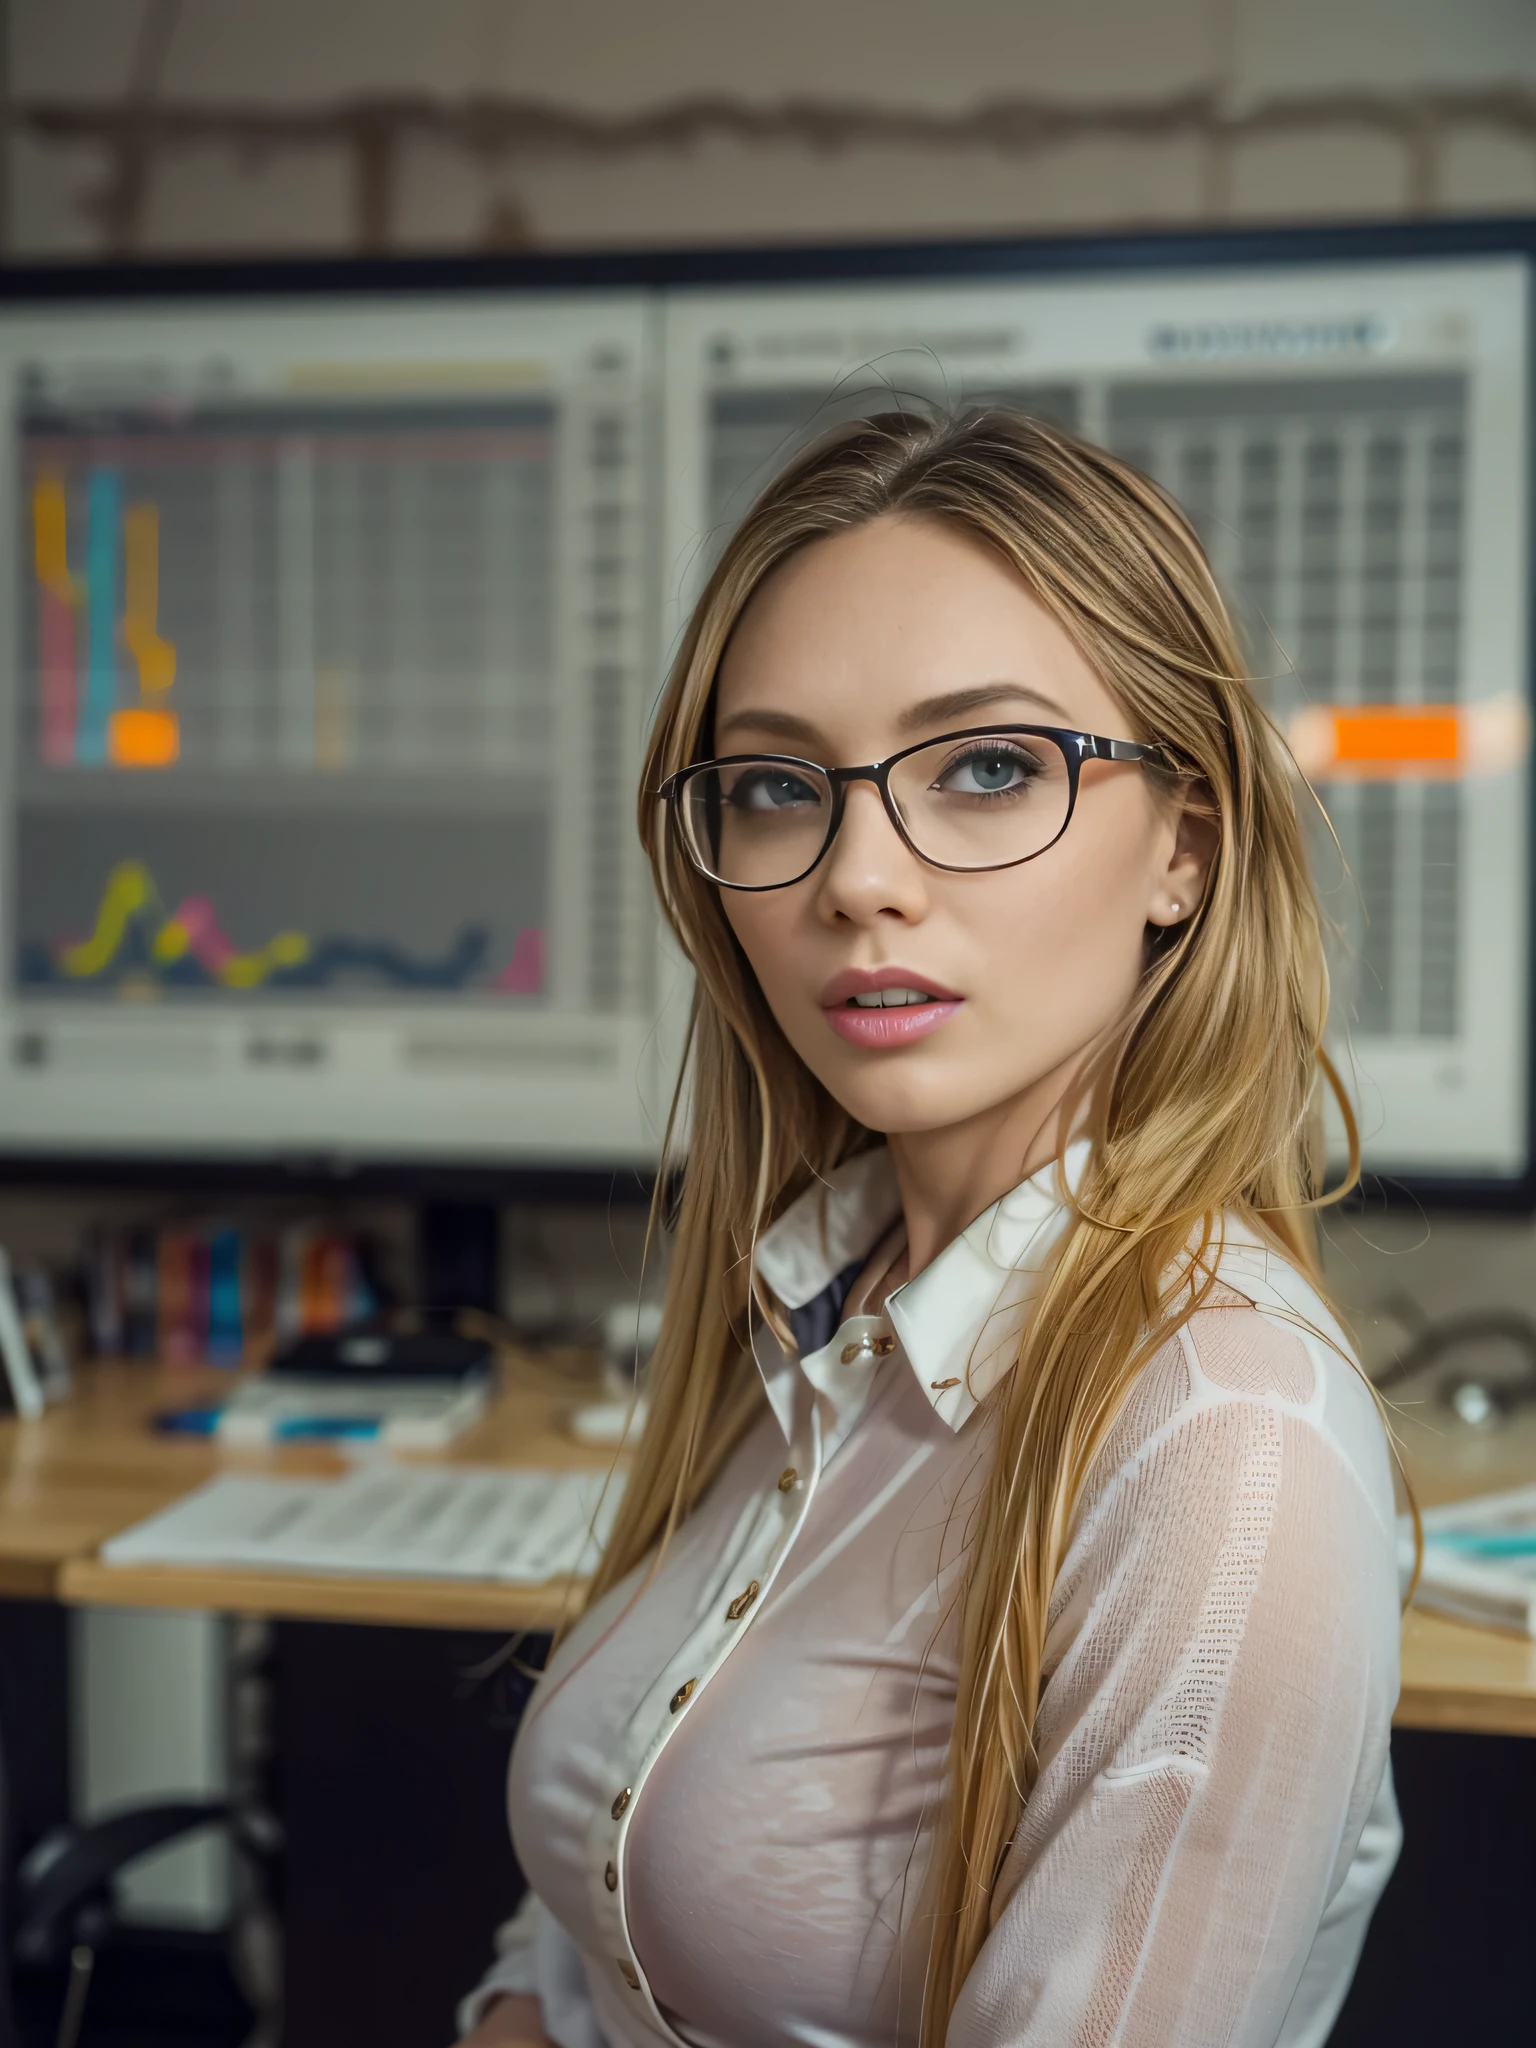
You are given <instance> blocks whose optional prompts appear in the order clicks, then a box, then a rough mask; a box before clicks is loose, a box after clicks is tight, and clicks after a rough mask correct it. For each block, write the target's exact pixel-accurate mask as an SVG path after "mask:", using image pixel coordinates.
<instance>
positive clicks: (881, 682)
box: [715, 517, 1125, 752]
mask: <svg viewBox="0 0 1536 2048" xmlns="http://www.w3.org/2000/svg"><path fill="white" fill-rule="evenodd" d="M993 684H996V685H998V686H999V694H998V699H997V703H996V707H995V708H993V707H992V705H990V704H988V705H987V706H985V707H984V708H980V709H978V711H977V712H976V714H975V715H973V716H964V717H958V718H955V717H951V718H950V719H949V720H948V723H950V724H951V725H954V724H974V723H976V722H977V719H978V718H979V719H980V720H981V721H982V722H985V721H987V720H989V719H993V718H996V719H998V720H1000V721H1004V720H1006V721H1008V722H1015V723H1031V722H1032V723H1037V724H1060V725H1073V726H1081V727H1084V728H1085V729H1087V730H1091V731H1109V732H1116V731H1120V730H1122V729H1124V727H1125V716H1124V713H1123V712H1121V711H1120V710H1119V708H1118V707H1117V705H1116V702H1115V700H1114V698H1113V696H1112V694H1111V693H1110V691H1109V690H1108V688H1107V687H1106V685H1105V684H1104V683H1103V682H1102V681H1101V679H1100V678H1099V676H1098V675H1097V674H1096V673H1095V671H1094V669H1093V668H1092V666H1091V664H1090V663H1089V661H1088V660H1087V658H1086V656H1085V655H1084V654H1083V653H1082V652H1081V650H1080V649H1079V648H1078V646H1077V644H1076V642H1075V641H1074V640H1073V639H1072V638H1071V636H1070V635H1069V634H1068V632H1067V631H1066V629H1065V628H1064V627H1063V626H1062V625H1060V624H1059V623H1058V622H1057V620H1056V619H1055V618H1054V617H1053V616H1052V615H1051V613H1050V612H1048V611H1047V610H1046V609H1045V607H1044V606H1043V605H1042V604H1040V602H1039V601H1038V600H1037V599H1036V598H1035V597H1033V596H1032V595H1031V594H1030V591H1029V589H1028V587H1027V586H1026V584H1025V582H1024V580H1023V578H1022V577H1021V576H1020V575H1019V573H1018V571H1017V570H1016V569H1014V568H1013V566H1012V565H1011V564H1010V563H1008V562H1007V561H1005V560H1004V558H1003V557H1002V555H1000V554H999V553H997V552H996V550H994V549H992V548H990V547H988V546H987V545H986V544H985V543H984V542H983V541H981V540H979V539H975V538H973V537H972V536H970V535H969V534H966V533H964V532H962V531H960V530H959V529H957V528H955V527H951V526H948V525H945V524H941V523H940V522H938V521H935V520H928V519H917V518H910V517H886V518H883V519H879V520H876V521H874V522H873V523H871V524H870V525H868V526H862V527H857V528H854V529H852V530H850V531H849V532H847V533H840V534H835V535H833V536H831V537H829V538H828V539H826V540H820V541H815V542H813V543H812V544H811V545H810V546H809V547H806V548H803V549H802V550H801V551H800V552H799V553H798V554H796V555H793V556H792V557H791V558H790V559H789V560H788V561H787V562H785V563H783V564H782V565H781V566H780V567H779V568H778V569H777V570H775V571H774V573H773V575H772V576H770V577H769V578H768V579H767V580H766V581H765V582H764V584H763V585H762V586H761V588H760V589H759V590H758V591H757V592H756V594H755V595H754V596H753V598H752V599H751V601H750V603H749V604H748V605H747V607H746V608H745V610H744V611H743V613H742V615H741V618H740V619H739V620H738V622H737V625H736V629H735V631H734V633H733V634H732V636H731V640H730V643H729V645H728V647H727V649H726V653H725V657H724V659H723V661H722V662H721V665H720V672H719V676H718V680H717V692H716V714H715V724H716V734H717V741H718V743H720V744H721V745H722V747H727V746H728V748H729V749H731V750H739V749H740V747H742V746H751V745H753V744H755V741H756V739H757V738H758V737H761V738H763V739H764V740H767V739H769V738H773V737H775V735H777V736H778V737H780V738H783V739H790V738H792V737H793V734H792V733H791V732H790V730H789V727H790V726H791V725H793V726H795V727H800V728H804V730H805V733H806V737H807V739H809V738H811V737H813V736H814V737H817V738H824V739H825V740H827V741H828V742H829V743H832V744H835V745H838V746H845V745H846V746H858V747H862V748H863V749H865V750H866V752H867V751H868V750H871V749H872V750H875V751H878V750H881V749H884V748H888V747H891V746H894V745H897V744H900V742H901V740H902V739H903V738H904V737H906V736H907V734H908V732H909V731H910V729H911V721H912V719H913V717H914V716H916V715H917V714H918V713H920V712H921V711H922V708H923V707H924V705H925V704H927V703H928V702H929V701H930V700H938V699H941V698H943V697H945V696H946V695H950V696H954V695H959V694H963V693H966V692H975V691H977V690H979V689H981V688H983V687H984V686H987V685H993ZM933 722H934V721H931V720H921V719H920V720H919V723H920V724H925V723H926V724H931V723H933ZM938 722H939V724H940V725H941V726H942V723H943V722H944V720H943V717H942V713H941V714H940V717H939V720H938Z"/></svg>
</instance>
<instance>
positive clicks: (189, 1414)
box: [152, 1408, 224, 1436]
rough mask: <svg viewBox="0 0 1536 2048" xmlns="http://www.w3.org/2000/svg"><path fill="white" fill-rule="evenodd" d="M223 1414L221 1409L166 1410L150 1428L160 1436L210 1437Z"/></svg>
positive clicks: (156, 1418)
mask: <svg viewBox="0 0 1536 2048" xmlns="http://www.w3.org/2000/svg"><path fill="white" fill-rule="evenodd" d="M223 1413H224V1410H223V1409H222V1408H167V1409H165V1410H163V1411H162V1412H161V1413H160V1414H159V1415H156V1416H155V1417H154V1418H153V1423H152V1426H153V1428H154V1429H155V1430H156V1432H157V1433H158V1434H159V1435H161V1436H212V1435H213V1434H214V1432H215V1430H217V1428H218V1426H219V1417H220V1416H221V1415H222V1414H223Z"/></svg>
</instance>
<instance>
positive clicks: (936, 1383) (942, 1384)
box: [928, 1380, 960, 1394]
mask: <svg viewBox="0 0 1536 2048" xmlns="http://www.w3.org/2000/svg"><path fill="white" fill-rule="evenodd" d="M928 1384H929V1386H930V1387H932V1389H933V1391H934V1392H935V1393H936V1394H942V1393H946V1392H947V1391H948V1389H949V1388H950V1387H958V1386H959V1384H960V1382H959V1381H958V1380H930V1381H929V1382H928Z"/></svg>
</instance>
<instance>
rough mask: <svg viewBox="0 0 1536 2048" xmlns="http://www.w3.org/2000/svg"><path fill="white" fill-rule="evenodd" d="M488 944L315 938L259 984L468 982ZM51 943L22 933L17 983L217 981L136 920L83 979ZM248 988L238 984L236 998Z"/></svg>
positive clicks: (186, 984)
mask: <svg viewBox="0 0 1536 2048" xmlns="http://www.w3.org/2000/svg"><path fill="white" fill-rule="evenodd" d="M489 951H490V934H489V933H488V932H487V931H486V930H485V928H484V926H483V925H466V926H465V927H464V929H463V930H462V931H461V932H460V933H459V935H458V937H457V939H455V941H454V943H453V945H452V946H451V947H450V948H449V949H448V951H447V952H446V953H443V954H440V955H439V956H438V958H436V959H435V960H434V959H426V960H424V959H419V958H415V957H413V956H412V955H411V954H409V953H407V952H405V951H404V950H403V949H402V948H401V947H399V946H396V945H392V944H391V943H390V942H389V941H388V940H387V939H378V940H368V939H341V938H330V939H321V940H319V941H318V943H317V944H316V946H315V949H314V951H313V952H312V953H311V954H310V956H309V958H308V959H307V960H305V961H304V962H303V964H302V965H301V966H298V967H289V968H278V969H276V970H275V971H274V972H273V973H272V974H270V975H268V977H267V979H266V981H265V982H264V983H263V984H262V988H263V990H282V989H325V988H332V987H335V986H336V985H337V984H338V983H341V984H343V985H345V984H347V983H354V984H356V983H361V984H365V985H368V986H378V985H379V984H382V985H383V986H385V987H386V988H402V989H441V990H458V989H468V988H472V987H474V985H475V980H476V977H477V975H480V974H481V973H483V971H484V969H485V965H486V958H487V955H488V953H489ZM54 952H55V949H54V948H53V947H51V946H49V945H48V944H46V943H39V941H37V940H36V939H31V940H26V939H24V940H23V941H22V943H21V945H20V946H19V947H18V949H17V961H16V977H17V980H18V982H19V983H20V984H21V986H22V987H24V988H40V987H41V988H60V989H68V990H70V991H71V993H73V994H77V995H86V994H89V993H91V992H92V991H97V992H99V991H100V990H102V989H110V988H115V987H117V986H118V985H119V984H121V983H128V984H139V985H142V984H143V983H144V982H146V981H154V982H159V983H160V984H161V986H162V987H165V988H184V989H216V988H218V987H219V983H218V982H217V981H216V980H215V979H214V977H213V976H212V975H211V974H209V973H208V971H207V969H206V968H205V967H203V966H202V964H201V963H200V962H199V961H197V960H196V959H194V958H192V957H191V956H190V955H187V954H184V955H183V956H182V958H181V959H179V960H176V961H173V962H171V963H169V964H165V963H162V962H160V961H157V960H155V959H154V957H153V955H152V954H151V952H150V950H149V947H148V945H147V944H146V942H145V937H144V933H143V931H142V930H141V929H140V928H139V926H138V925H137V924H135V925H134V926H133V927H131V928H130V930H129V931H128V932H127V933H125V935H124V940H123V944H122V946H121V948H120V949H119V951H118V953H117V954H116V956H115V957H114V959H113V961H112V964H111V966H110V968H109V969H107V970H106V971H105V972H104V973H102V974H100V975H93V976H92V977H91V978H90V979H89V980H82V979H79V978H71V977H70V976H68V975H66V974H65V973H64V972H63V970H62V969H61V968H60V967H59V965H58V962H57V960H56V959H55V957H54ZM255 993H256V991H253V990H243V991H242V992H241V995H242V1000H245V1001H249V1000H251V998H252V996H253V995H254V994H255Z"/></svg>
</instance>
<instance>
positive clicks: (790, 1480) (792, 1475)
mask: <svg viewBox="0 0 1536 2048" xmlns="http://www.w3.org/2000/svg"><path fill="white" fill-rule="evenodd" d="M799 1483H800V1474H799V1473H798V1472H797V1471H796V1470H795V1468H794V1466H793V1465H786V1466H785V1467H784V1470H783V1471H782V1472H781V1473H780V1474H779V1491H780V1493H793V1491H794V1489H795V1488H796V1487H797V1486H798V1485H799Z"/></svg>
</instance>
